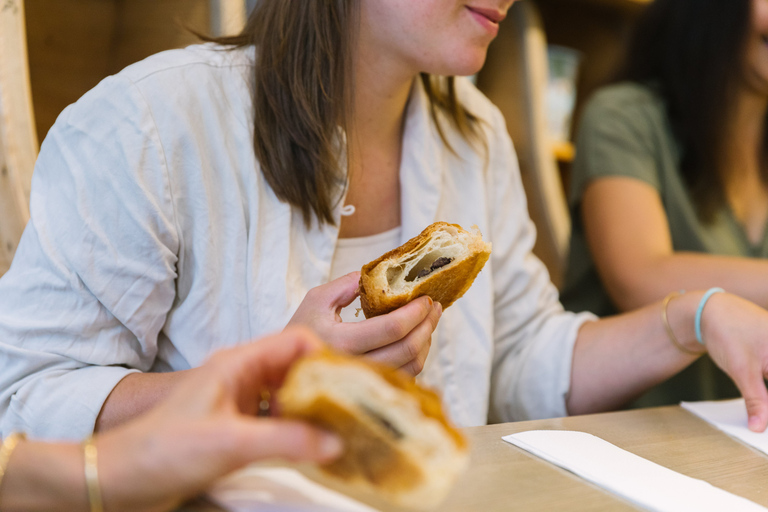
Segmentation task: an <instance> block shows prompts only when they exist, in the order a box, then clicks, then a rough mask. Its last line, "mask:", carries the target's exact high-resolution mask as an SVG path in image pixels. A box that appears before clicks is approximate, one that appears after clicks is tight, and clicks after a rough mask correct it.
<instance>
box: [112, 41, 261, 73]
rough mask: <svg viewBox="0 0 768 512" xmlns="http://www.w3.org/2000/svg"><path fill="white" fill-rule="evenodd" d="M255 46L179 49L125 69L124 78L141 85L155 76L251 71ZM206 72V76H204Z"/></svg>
mask: <svg viewBox="0 0 768 512" xmlns="http://www.w3.org/2000/svg"><path fill="white" fill-rule="evenodd" d="M254 55H255V51H254V49H253V47H244V48H227V47H223V46H220V45H217V44H213V43H205V44H197V45H192V46H188V47H186V48H182V49H177V50H168V51H164V52H160V53H157V54H155V55H152V56H151V57H148V58H146V59H144V60H142V61H139V62H137V63H135V64H132V65H130V66H128V67H127V68H125V69H123V70H122V71H121V72H120V73H118V75H119V76H123V77H125V78H127V79H129V80H131V81H132V82H134V83H140V82H142V81H144V80H147V79H150V78H151V77H153V76H155V75H158V74H159V75H162V78H164V79H173V78H175V77H183V76H185V75H188V74H189V73H195V71H197V73H196V74H198V75H204V74H205V73H206V72H207V73H208V74H216V73H221V72H228V71H232V70H237V69H242V68H246V69H247V68H249V67H250V66H252V65H253V59H254ZM201 72H202V73H201Z"/></svg>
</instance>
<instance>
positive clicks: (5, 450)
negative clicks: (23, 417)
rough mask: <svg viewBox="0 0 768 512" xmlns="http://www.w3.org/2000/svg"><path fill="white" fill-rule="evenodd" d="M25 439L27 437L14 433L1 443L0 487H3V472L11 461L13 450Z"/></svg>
mask: <svg viewBox="0 0 768 512" xmlns="http://www.w3.org/2000/svg"><path fill="white" fill-rule="evenodd" d="M26 438H27V436H26V435H25V434H23V433H21V432H14V433H13V434H11V435H9V436H8V437H6V438H5V441H3V445H2V446H0V487H1V486H2V485H3V477H4V476H5V471H6V470H7V469H8V463H9V462H10V461H11V455H12V454H13V450H15V449H16V446H17V445H18V444H19V441H23V440H25V439H26Z"/></svg>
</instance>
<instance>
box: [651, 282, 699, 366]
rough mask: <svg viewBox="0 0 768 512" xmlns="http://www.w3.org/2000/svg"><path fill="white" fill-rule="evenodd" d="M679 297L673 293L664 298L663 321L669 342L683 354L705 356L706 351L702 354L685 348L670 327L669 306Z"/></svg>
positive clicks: (662, 307)
mask: <svg viewBox="0 0 768 512" xmlns="http://www.w3.org/2000/svg"><path fill="white" fill-rule="evenodd" d="M678 295H680V293H679V292H672V293H670V294H669V295H667V296H666V297H664V300H663V301H662V303H661V321H662V322H663V323H664V328H665V329H666V330H667V334H668V335H669V340H670V341H671V342H672V344H673V345H674V346H675V347H677V349H678V350H680V351H681V352H684V353H686V354H688V355H691V356H701V355H704V354H706V353H707V351H706V350H704V351H702V352H697V351H695V350H691V349H689V348H686V347H685V346H683V344H682V343H680V342H679V341H677V337H675V332H674V331H673V330H672V326H671V325H669V320H668V319H667V306H668V305H669V301H671V300H672V299H674V298H675V297H677V296H678Z"/></svg>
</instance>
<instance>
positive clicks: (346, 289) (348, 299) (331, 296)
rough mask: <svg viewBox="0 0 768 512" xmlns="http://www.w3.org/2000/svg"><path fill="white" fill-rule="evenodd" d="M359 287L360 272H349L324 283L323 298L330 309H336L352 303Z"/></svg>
mask: <svg viewBox="0 0 768 512" xmlns="http://www.w3.org/2000/svg"><path fill="white" fill-rule="evenodd" d="M359 287H360V272H350V273H349V274H347V275H344V276H341V277H339V278H338V279H334V280H333V281H331V282H330V283H327V284H324V285H323V286H322V288H323V298H324V300H325V303H326V304H328V305H329V306H330V308H331V309H333V310H337V309H338V308H344V307H347V306H349V305H350V304H352V301H353V300H355V297H357V295H358V289H359Z"/></svg>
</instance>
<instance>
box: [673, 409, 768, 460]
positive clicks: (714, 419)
mask: <svg viewBox="0 0 768 512" xmlns="http://www.w3.org/2000/svg"><path fill="white" fill-rule="evenodd" d="M680 406H681V407H682V408H683V409H685V410H687V411H690V412H692V413H693V414H695V415H696V416H698V417H699V418H701V419H703V420H705V421H707V422H709V423H711V424H712V425H713V426H715V427H717V428H719V429H720V430H722V431H723V432H725V433H726V434H728V435H731V436H733V437H735V438H737V439H740V440H741V441H743V442H745V443H747V444H748V445H751V446H753V447H754V448H756V449H758V450H760V451H761V452H763V453H766V454H768V431H766V432H761V433H759V434H758V433H757V432H752V431H751V430H749V428H748V427H747V406H746V405H744V399H743V398H737V399H735V400H719V401H717V402H682V403H681V404H680Z"/></svg>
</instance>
